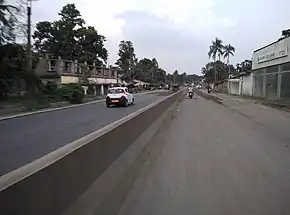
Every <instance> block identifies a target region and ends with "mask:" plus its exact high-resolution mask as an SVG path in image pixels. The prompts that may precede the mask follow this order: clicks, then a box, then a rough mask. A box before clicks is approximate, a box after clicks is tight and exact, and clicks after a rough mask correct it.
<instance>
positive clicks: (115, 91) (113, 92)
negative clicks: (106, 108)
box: [108, 89, 124, 94]
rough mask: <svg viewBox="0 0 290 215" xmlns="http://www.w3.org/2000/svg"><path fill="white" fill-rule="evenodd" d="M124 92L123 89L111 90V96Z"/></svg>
mask: <svg viewBox="0 0 290 215" xmlns="http://www.w3.org/2000/svg"><path fill="white" fill-rule="evenodd" d="M122 92H124V90H123V89H109V92H108V93H110V94H117V93H122Z"/></svg>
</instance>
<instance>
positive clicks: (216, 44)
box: [208, 37, 224, 81]
mask: <svg viewBox="0 0 290 215" xmlns="http://www.w3.org/2000/svg"><path fill="white" fill-rule="evenodd" d="M223 50H224V46H223V41H222V40H221V39H219V38H217V37H216V38H215V40H214V41H212V44H211V46H210V47H209V52H208V57H209V58H212V59H213V61H214V73H215V75H214V81H216V68H215V62H216V57H217V56H218V58H219V61H220V58H221V56H222V55H223Z"/></svg>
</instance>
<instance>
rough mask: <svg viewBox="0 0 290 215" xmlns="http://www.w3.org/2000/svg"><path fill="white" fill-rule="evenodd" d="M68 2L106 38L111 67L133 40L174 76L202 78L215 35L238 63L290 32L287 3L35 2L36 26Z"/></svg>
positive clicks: (141, 51) (140, 54)
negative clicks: (184, 74) (124, 43)
mask: <svg viewBox="0 0 290 215" xmlns="http://www.w3.org/2000/svg"><path fill="white" fill-rule="evenodd" d="M8 2H9V0H8ZM67 3H75V4H76V7H77V9H79V10H80V12H81V14H82V16H83V18H84V19H85V20H86V22H87V25H93V26H95V27H96V29H97V30H98V31H99V33H101V34H103V35H105V36H106V37H107V42H106V48H107V49H108V51H109V63H110V64H114V63H115V61H116V58H117V51H118V44H119V42H120V41H121V40H131V41H132V42H133V44H134V47H135V51H136V54H137V57H138V58H142V57H149V58H153V57H156V58H157V60H158V61H159V65H160V66H161V67H162V68H164V69H166V70H167V71H168V72H170V73H172V72H173V71H174V70H175V69H178V70H179V71H180V72H181V73H182V72H187V73H188V74H190V73H196V74H200V70H201V67H202V66H204V65H205V64H206V63H207V62H208V56H207V53H208V48H209V45H210V44H211V41H212V40H213V39H214V38H215V37H216V36H217V37H219V38H221V39H222V40H223V41H224V43H225V44H228V43H230V44H232V45H234V46H235V47H236V55H235V57H233V58H232V59H231V61H232V63H233V64H236V63H237V62H240V61H243V60H244V59H250V58H251V56H252V52H253V50H254V49H257V48H259V47H261V46H263V45H266V44H268V43H270V42H273V41H274V40H276V39H278V38H279V37H280V35H281V30H282V29H284V28H290V24H289V20H290V13H289V8H290V1H289V0H275V1H274V0H251V1H250V0H244V1H238V0H179V1H176V0H175V1H173V0H105V1H104V0H102V1H101V0H74V1H68V0H40V1H38V2H33V11H32V14H33V22H34V24H35V23H36V22H38V21H41V20H55V19H56V18H57V13H58V12H59V11H60V10H61V8H62V6H64V5H65V4H67Z"/></svg>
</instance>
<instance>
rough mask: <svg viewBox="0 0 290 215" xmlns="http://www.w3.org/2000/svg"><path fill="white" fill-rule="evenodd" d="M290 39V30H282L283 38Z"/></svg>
mask: <svg viewBox="0 0 290 215" xmlns="http://www.w3.org/2000/svg"><path fill="white" fill-rule="evenodd" d="M286 37H290V29H285V30H282V38H286Z"/></svg>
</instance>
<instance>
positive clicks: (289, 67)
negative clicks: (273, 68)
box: [281, 63, 290, 72]
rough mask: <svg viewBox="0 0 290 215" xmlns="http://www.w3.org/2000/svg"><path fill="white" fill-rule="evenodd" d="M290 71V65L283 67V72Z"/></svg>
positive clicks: (286, 64)
mask: <svg viewBox="0 0 290 215" xmlns="http://www.w3.org/2000/svg"><path fill="white" fill-rule="evenodd" d="M285 71H290V63H285V64H282V65H281V72H285Z"/></svg>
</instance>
